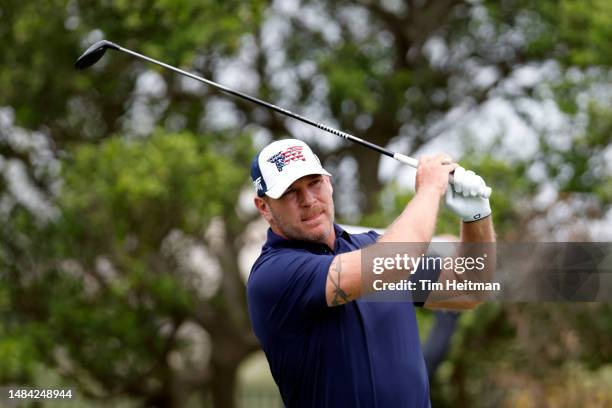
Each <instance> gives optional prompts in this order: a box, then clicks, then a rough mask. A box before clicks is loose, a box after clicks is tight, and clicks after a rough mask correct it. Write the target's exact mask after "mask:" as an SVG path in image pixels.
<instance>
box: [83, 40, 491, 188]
mask: <svg viewBox="0 0 612 408" xmlns="http://www.w3.org/2000/svg"><path fill="white" fill-rule="evenodd" d="M107 49H111V50H117V51H122V52H124V53H126V54H130V55H132V56H134V57H136V58H140V59H142V60H145V61H148V62H152V63H153V64H156V65H159V66H161V67H164V68H167V69H169V70H171V71H174V72H177V73H179V74H182V75H185V76H187V77H189V78H192V79H195V80H196V81H200V82H203V83H205V84H207V85H210V86H212V87H214V88H217V89H219V90H221V91H223V92H226V93H228V94H231V95H234V96H237V97H239V98H242V99H246V100H248V101H251V102H253V103H255V104H257V105H260V106H264V107H266V108H268V109H271V110H273V111H275V112H278V113H280V114H282V115H285V116H289V117H291V118H293V119H296V120H299V121H300V122H303V123H307V124H309V125H311V126H314V127H316V128H318V129H321V130H324V131H326V132H328V133H331V134H334V135H336V136H340V137H342V138H344V139H347V140H350V141H352V142H354V143H358V144H360V145H362V146H365V147H368V148H370V149H372V150H375V151H377V152H379V153H381V154H384V155H385V156H389V157H392V158H394V159H395V160H397V161H399V162H401V163H404V164H407V165H409V166H411V167H414V168H416V167H417V166H418V163H419V162H418V160H416V159H414V158H412V157H408V156H406V155H403V154H401V153H396V152H392V151H390V150H387V149H385V148H383V147H381V146H378V145H376V144H374V143H370V142H368V141H367V140H363V139H361V138H359V137H356V136H353V135H350V134H348V133H346V132H342V131H340V130H338V129H334V128H332V127H329V126H327V125H323V124H321V123H318V122H315V121H314V120H310V119H308V118H305V117H303V116H300V115H298V114H296V113H293V112H291V111H288V110H287V109H283V108H281V107H278V106H276V105H273V104H271V103H269V102H265V101H262V100H260V99H257V98H255V97H253V96H250V95H247V94H245V93H242V92H239V91H235V90H233V89H230V88H227V87H225V86H223V85H220V84H218V83H216V82H213V81H211V80H209V79H206V78H202V77H199V76H197V75H194V74H192V73H189V72H187V71H183V70H182V69H179V68H176V67H173V66H172V65H168V64H165V63H163V62H161V61H157V60H155V59H153V58H150V57H147V56H146V55H142V54H139V53H137V52H134V51H132V50H129V49H127V48H123V47H120V46H119V45H117V44H115V43H112V42H110V41H107V40H102V41H98V42H96V43H95V44H93V45H92V46H91V47H89V48H88V49H87V50H86V51H85V52H84V53H83V55H81V56H80V57H79V58H78V59H77V60H76V62H75V63H74V66H75V68H76V69H80V70H81V69H85V68H88V67H90V66H92V65H93V64H95V63H96V62H98V61H99V60H100V58H102V57H103V56H104V53H105V52H106V50H107ZM449 183H450V184H453V176H452V174H451V175H450V178H449ZM478 194H479V195H480V196H481V197H483V198H489V196H490V195H491V188H490V187H484V188H483V189H482V190H481V191H479V192H478Z"/></svg>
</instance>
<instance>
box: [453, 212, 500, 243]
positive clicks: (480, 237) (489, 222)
mask: <svg viewBox="0 0 612 408" xmlns="http://www.w3.org/2000/svg"><path fill="white" fill-rule="evenodd" d="M461 242H495V230H494V229H493V217H492V216H488V217H486V218H484V219H482V220H480V221H473V222H462V223H461Z"/></svg>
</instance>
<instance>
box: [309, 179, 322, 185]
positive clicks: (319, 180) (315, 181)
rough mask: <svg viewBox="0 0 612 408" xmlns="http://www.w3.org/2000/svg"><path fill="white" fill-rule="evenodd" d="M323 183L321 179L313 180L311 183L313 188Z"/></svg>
mask: <svg viewBox="0 0 612 408" xmlns="http://www.w3.org/2000/svg"><path fill="white" fill-rule="evenodd" d="M320 182H321V179H316V180H313V181H312V183H310V185H311V186H316V185H317V184H319V183H320Z"/></svg>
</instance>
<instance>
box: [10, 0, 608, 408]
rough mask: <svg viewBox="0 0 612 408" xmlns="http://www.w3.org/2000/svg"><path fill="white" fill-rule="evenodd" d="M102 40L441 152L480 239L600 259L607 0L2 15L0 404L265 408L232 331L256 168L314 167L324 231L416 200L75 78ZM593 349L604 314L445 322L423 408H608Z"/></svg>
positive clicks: (210, 105) (255, 131)
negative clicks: (484, 230) (39, 396)
mask: <svg viewBox="0 0 612 408" xmlns="http://www.w3.org/2000/svg"><path fill="white" fill-rule="evenodd" d="M103 38H106V39H109V40H111V41H114V42H117V43H118V44H120V45H123V46H125V47H127V48H130V49H133V50H136V51H139V52H142V53H145V54H147V55H149V56H151V57H153V58H157V59H161V60H163V61H165V62H167V63H169V64H173V65H176V66H180V67H181V68H184V69H187V70H190V71H193V72H197V73H199V74H201V75H203V76H205V77H207V78H210V79H213V80H215V81H218V82H221V83H223V84H225V85H228V86H231V87H235V88H237V89H239V90H242V91H244V92H247V93H250V94H252V95H254V96H257V97H260V98H262V99H264V100H267V101H270V102H273V103H275V104H278V105H280V106H283V107H286V108H288V109H290V110H293V111H295V112H299V113H302V114H304V115H306V116H308V117H310V118H312V119H315V120H318V121H321V122H324V123H327V124H330V125H332V126H337V127H338V128H340V129H342V130H344V131H347V132H349V133H352V134H354V135H356V136H359V137H362V138H365V139H367V140H369V141H372V142H374V143H377V144H380V145H383V146H388V147H389V148H391V149H395V150H398V151H400V152H402V153H406V154H410V155H415V156H418V155H419V154H423V153H433V152H440V151H447V152H449V153H451V154H452V155H453V156H454V157H455V158H456V159H458V160H460V162H461V163H462V164H463V165H464V166H465V167H470V168H472V169H474V170H475V171H477V172H478V173H480V174H481V175H482V176H483V177H484V178H485V180H487V182H488V184H489V185H491V186H492V187H493V190H494V193H493V197H492V207H493V211H494V212H493V215H494V217H495V224H496V227H497V232H498V239H499V240H500V241H527V242H528V241H564V240H570V241H611V240H612V239H611V238H612V232H611V231H612V212H611V211H610V198H611V197H612V177H611V175H612V166H611V165H610V162H611V161H612V148H611V147H610V141H611V140H612V85H611V84H612V81H611V79H612V70H611V67H612V53H610V44H612V2H610V1H609V0H590V1H582V0H560V1H550V0H546V1H537V2H536V1H519V0H515V1H512V0H503V1H478V0H473V1H457V0H439V1H435V2H427V1H418V0H407V1H398V0H386V1H384V0H380V1H377V0H360V1H357V2H348V1H328V2H325V1H312V2H299V1H273V2H263V1H251V2H244V1H233V0H227V1H210V0H201V1H181V0H159V1H147V0H135V1H125V0H107V1H103V2H87V1H81V0H47V1H37V2H34V1H24V0H19V1H17V0H0V175H1V177H0V243H1V246H0V386H7V385H9V384H21V385H28V386H31V387H46V388H49V387H56V388H59V387H72V388H74V389H75V393H76V394H77V396H78V400H79V402H78V405H81V406H100V407H101V406H113V407H115V406H125V407H139V406H150V407H182V406H193V407H195V406H215V407H260V406H261V407H270V406H280V402H279V397H278V393H277V391H276V388H275V385H274V383H273V381H272V379H271V376H270V374H269V372H268V367H267V363H266V361H265V358H264V357H263V356H262V354H261V352H260V351H259V347H258V343H257V341H256V339H255V337H254V335H253V333H252V332H251V330H250V323H249V320H248V315H247V311H246V299H245V285H244V282H245V279H246V276H247V274H248V268H249V266H250V264H249V263H250V262H252V261H253V260H254V259H253V257H254V256H256V255H257V252H258V248H259V247H260V246H261V244H262V239H263V235H264V234H265V225H264V224H262V223H261V221H258V215H257V214H256V213H255V212H254V210H253V208H252V204H251V197H252V187H251V185H250V182H249V177H248V171H249V165H250V160H251V157H252V155H253V154H254V152H255V151H256V150H257V149H258V148H259V147H261V146H262V145H263V144H264V143H266V142H267V141H269V140H272V139H274V138H283V137H288V136H290V137H298V138H301V139H303V140H306V141H307V142H309V143H311V145H313V146H314V147H315V148H316V150H317V151H318V152H319V153H320V157H321V159H322V161H323V162H324V165H325V167H326V168H327V169H328V170H330V171H331V172H332V173H333V174H334V183H335V185H336V190H335V200H336V209H337V219H338V221H339V222H343V223H348V224H354V225H365V226H370V227H385V226H386V225H388V224H389V223H390V221H392V220H393V218H394V217H395V216H397V215H398V214H399V211H400V209H401V208H402V207H403V206H404V205H405V203H406V201H407V199H408V198H409V197H410V195H411V193H410V191H411V184H412V179H413V178H414V172H413V171H412V170H410V169H405V168H401V167H400V166H399V165H398V164H397V163H395V162H393V161H392V160H390V159H387V158H384V159H383V158H381V157H380V156H379V155H378V154H376V153H374V152H372V151H370V150H368V149H364V148H362V147H359V146H354V145H352V144H348V143H344V142H341V141H339V140H337V139H338V138H336V137H335V136H332V135H328V134H324V133H322V132H318V131H316V129H311V128H308V127H306V126H302V125H300V124H297V123H296V122H294V121H291V120H288V119H286V118H284V117H280V116H277V115H273V114H271V113H270V112H267V111H265V110H262V109H261V108H258V107H256V106H255V105H252V104H249V103H246V102H244V101H240V100H237V99H234V98H231V97H226V96H223V95H220V94H219V93H217V92H215V91H213V90H212V89H210V88H207V87H205V86H203V85H201V84H198V83H194V82H193V81H191V80H188V79H186V78H182V77H180V76H177V75H175V74H172V73H171V72H168V71H165V70H161V69H158V68H156V67H155V66H152V65H147V64H144V63H143V62H141V61H138V60H136V59H134V58H130V57H128V56H127V55H125V54H120V53H114V52H110V53H108V54H107V55H106V56H105V58H104V59H103V60H102V61H100V62H99V63H98V64H97V65H96V66H94V67H92V68H91V69H89V70H88V71H84V72H77V71H75V70H74V68H73V63H74V61H75V59H76V58H77V57H78V56H79V55H80V54H81V53H82V52H83V51H84V50H85V49H86V48H87V47H88V46H89V45H91V44H92V43H93V42H95V41H97V40H100V39H103ZM437 233H438V234H442V233H452V234H457V233H458V223H457V221H456V220H455V217H453V216H452V215H451V214H449V213H444V214H442V216H441V218H440V222H439V225H438V230H437ZM418 313H419V315H418V318H419V322H420V325H421V335H422V337H423V338H425V337H426V335H427V333H428V331H429V329H430V327H431V326H432V325H433V322H434V316H433V314H431V313H429V312H426V311H419V312H418ZM611 337H612V308H611V307H610V305H609V304H586V303H582V304H576V303H574V304H554V303H544V304H493V303H490V304H485V305H483V306H481V307H479V308H478V309H477V310H475V311H471V312H467V313H464V314H463V315H461V317H460V319H459V322H458V327H457V330H456V332H455V334H454V335H453V337H452V339H451V343H450V349H449V352H448V355H447V358H446V359H445V360H444V362H443V363H442V364H441V366H440V367H439V369H438V370H437V372H436V374H435V376H434V377H433V378H431V390H432V391H431V392H432V402H433V406H434V407H499V406H501V407H514V406H518V407H557V406H601V407H603V406H612V341H610V339H611ZM42 405H43V406H47V404H42ZM48 405H49V406H51V405H52V403H49V404H48ZM53 406H61V405H58V404H57V403H53ZM66 406H74V405H66Z"/></svg>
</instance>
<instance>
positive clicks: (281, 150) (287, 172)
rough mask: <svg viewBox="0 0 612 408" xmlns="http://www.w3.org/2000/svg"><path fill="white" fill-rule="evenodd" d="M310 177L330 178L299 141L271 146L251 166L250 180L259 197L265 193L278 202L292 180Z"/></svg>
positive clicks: (261, 152) (286, 140) (313, 155)
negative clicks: (323, 176)
mask: <svg viewBox="0 0 612 408" xmlns="http://www.w3.org/2000/svg"><path fill="white" fill-rule="evenodd" d="M311 174H323V175H326V176H331V174H329V173H328V172H327V171H326V170H325V169H324V168H323V167H322V166H321V162H320V161H319V158H318V157H317V156H316V155H315V154H314V153H313V152H312V150H311V149H310V147H308V145H307V144H306V143H304V142H302V141H301V140H298V139H283V140H277V141H275V142H272V143H270V144H269V145H267V146H266V147H264V148H263V149H262V150H261V151H260V152H259V154H257V156H255V159H254V160H253V164H252V165H251V179H252V180H253V185H254V186H255V191H256V192H257V195H258V196H259V197H263V196H264V194H265V195H267V196H268V197H271V198H274V199H277V198H279V197H280V196H282V195H283V193H284V192H285V190H287V188H289V186H290V185H291V184H292V183H293V182H294V181H296V180H297V179H299V178H301V177H304V176H308V175H311Z"/></svg>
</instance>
